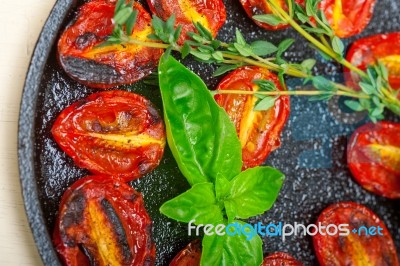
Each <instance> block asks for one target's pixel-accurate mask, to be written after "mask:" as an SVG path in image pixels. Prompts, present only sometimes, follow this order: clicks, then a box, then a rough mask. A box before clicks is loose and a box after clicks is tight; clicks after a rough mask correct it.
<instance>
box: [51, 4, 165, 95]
mask: <svg viewBox="0 0 400 266" xmlns="http://www.w3.org/2000/svg"><path fill="white" fill-rule="evenodd" d="M115 2H116V0H114V1H106V0H94V1H90V2H88V3H86V4H84V5H83V6H82V7H81V8H80V10H79V13H78V16H77V18H76V20H74V22H73V23H72V24H71V25H70V26H68V27H67V29H66V30H65V31H64V33H63V34H62V35H61V38H60V40H59V41H58V59H59V61H60V64H61V66H62V67H63V69H64V70H65V72H66V73H67V74H68V75H69V76H70V77H72V78H73V79H75V80H77V81H79V82H80V83H83V84H85V85H87V86H90V87H94V88H110V87H113V86H116V85H121V84H130V83H133V82H135V81H137V80H139V79H141V78H143V77H145V76H146V75H148V74H150V73H151V71H152V70H153V68H154V67H156V66H157V64H158V60H159V58H160V56H161V54H162V52H163V51H162V50H161V49H154V48H148V47H143V46H138V45H134V44H123V45H121V44H114V45H107V46H104V47H99V46H98V45H100V44H102V43H104V41H106V40H107V38H108V36H109V35H111V33H112V31H113V28H114V25H113V22H112V19H113V16H114V9H115ZM133 8H134V9H136V10H138V15H137V20H136V24H135V26H134V29H133V33H132V35H131V36H132V37H133V38H135V39H138V40H141V41H150V40H148V39H147V35H149V34H150V33H152V27H151V17H150V14H149V13H147V11H146V10H144V9H143V7H142V6H141V5H140V4H139V3H137V2H136V1H135V4H134V6H133Z"/></svg>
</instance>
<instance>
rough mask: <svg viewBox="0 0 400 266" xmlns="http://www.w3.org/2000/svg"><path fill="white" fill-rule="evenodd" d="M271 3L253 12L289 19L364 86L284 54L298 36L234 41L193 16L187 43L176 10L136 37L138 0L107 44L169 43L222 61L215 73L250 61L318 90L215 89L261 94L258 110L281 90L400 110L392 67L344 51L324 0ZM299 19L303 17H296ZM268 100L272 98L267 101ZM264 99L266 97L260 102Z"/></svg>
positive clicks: (358, 107) (122, 13)
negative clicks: (143, 37) (316, 71)
mask: <svg viewBox="0 0 400 266" xmlns="http://www.w3.org/2000/svg"><path fill="white" fill-rule="evenodd" d="M267 1H268V3H269V4H270V6H271V7H272V10H273V14H264V15H256V16H254V18H255V19H256V20H259V21H261V22H264V23H268V24H270V25H273V26H274V25H277V24H280V23H285V24H290V25H291V26H292V27H293V28H294V29H295V30H296V31H298V32H299V33H300V34H301V35H302V36H304V37H305V38H306V39H307V40H308V41H309V42H310V45H311V46H312V47H313V48H315V49H316V50H317V51H319V52H320V54H321V55H322V56H323V57H324V58H325V59H327V60H336V61H337V62H339V63H340V64H342V65H343V66H345V67H347V68H348V69H350V70H351V71H353V72H354V73H357V74H358V75H359V76H360V79H361V80H362V81H361V82H360V84H359V86H360V88H361V90H359V91H358V90H354V89H353V88H350V87H347V86H345V85H343V84H340V83H336V82H333V81H331V80H328V79H326V78H325V77H323V76H314V75H313V74H312V69H313V67H314V65H315V63H316V60H315V59H312V58H310V59H305V60H304V61H302V62H301V63H290V62H287V61H286V60H285V59H284V58H283V54H284V53H285V51H286V50H287V49H289V48H290V46H291V45H292V44H293V43H294V40H293V39H285V40H283V41H282V42H280V43H279V44H278V45H274V44H273V43H271V42H268V41H265V40H257V41H254V42H251V43H248V42H247V41H246V40H245V38H244V37H243V35H242V33H241V32H240V31H239V30H236V32H235V38H234V40H233V41H232V42H229V43H226V42H222V41H220V40H218V39H216V38H214V37H213V36H212V34H211V33H210V31H209V30H208V29H206V28H205V27H204V26H203V25H201V24H200V23H196V22H194V26H195V28H196V30H197V33H194V32H190V33H188V40H186V41H185V42H184V44H183V45H178V44H177V40H178V38H179V36H180V34H181V30H182V27H181V26H177V27H175V17H174V16H171V17H170V18H169V19H168V20H167V21H163V20H161V19H160V18H158V17H157V16H153V18H152V26H153V29H154V33H153V34H151V35H149V36H148V38H149V41H140V40H137V39H134V38H132V37H131V33H132V29H133V27H132V22H134V18H135V12H134V11H131V12H129V11H127V10H128V8H129V7H130V6H131V5H132V3H133V2H130V3H129V4H125V1H124V0H119V1H118V3H117V5H116V9H115V16H114V23H115V28H114V31H113V33H112V35H111V36H110V37H109V39H108V40H107V41H106V42H105V43H104V44H102V45H109V44H124V43H130V44H136V45H142V46H147V47H153V48H162V49H166V52H167V54H169V53H170V52H171V51H176V52H178V53H180V54H181V57H182V58H185V57H187V56H189V55H191V56H193V57H194V59H196V60H197V61H200V62H203V63H208V64H217V65H218V66H219V67H218V68H217V70H216V71H215V73H214V76H218V75H222V74H225V73H226V72H228V71H231V70H234V69H236V68H238V67H241V66H245V65H250V66H258V67H262V68H266V69H268V70H271V71H273V72H276V73H277V75H278V78H279V81H280V83H281V85H282V86H283V88H286V85H285V80H284V78H285V75H289V76H293V77H298V78H302V79H304V84H307V83H311V84H312V85H313V86H314V88H315V90H291V91H288V90H285V91H280V90H278V89H276V88H274V89H273V90H271V89H270V90H261V91H256V92H251V91H250V92H249V91H247V92H244V91H234V90H225V91H216V92H214V93H218V94H256V95H257V96H259V97H262V100H263V102H264V103H263V104H261V105H257V106H256V107H255V108H256V110H266V109H267V107H270V106H271V104H270V103H272V102H273V99H276V98H277V96H280V95H299V96H301V95H303V96H309V97H310V100H329V99H331V98H332V97H333V96H347V97H350V98H353V99H352V100H347V101H345V103H346V105H347V106H348V107H349V108H351V109H352V110H354V111H367V112H368V115H369V117H370V119H371V120H372V121H377V120H379V119H382V118H383V111H384V109H385V108H388V109H390V110H391V111H392V112H394V113H395V114H397V115H400V100H399V99H398V97H397V94H396V91H395V90H394V89H392V88H391V87H390V85H389V82H388V75H387V69H386V68H385V67H384V66H383V64H381V63H378V64H377V65H376V66H371V67H369V68H368V70H367V71H362V70H361V69H359V68H357V67H355V66H354V65H352V64H351V63H350V62H348V61H347V60H346V59H345V58H344V57H343V52H344V44H343V42H342V41H341V39H340V38H338V37H337V36H335V35H334V32H333V30H332V28H331V26H330V25H329V23H328V21H327V19H326V17H325V16H324V14H323V12H322V11H321V10H319V9H318V4H319V2H320V0H306V2H305V7H302V6H300V5H299V4H296V3H295V2H294V1H293V0H287V5H288V11H285V10H284V9H283V8H282V7H281V6H280V5H279V3H278V2H277V0H267ZM295 19H297V20H298V21H299V22H297V21H296V20H295ZM257 85H259V84H257ZM266 102H268V103H269V104H265V103H266ZM259 103H261V101H260V102H259Z"/></svg>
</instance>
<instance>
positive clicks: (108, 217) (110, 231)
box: [53, 175, 155, 266]
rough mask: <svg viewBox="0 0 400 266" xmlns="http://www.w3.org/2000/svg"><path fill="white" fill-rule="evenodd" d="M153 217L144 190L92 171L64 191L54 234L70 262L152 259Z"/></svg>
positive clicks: (147, 262)
mask: <svg viewBox="0 0 400 266" xmlns="http://www.w3.org/2000/svg"><path fill="white" fill-rule="evenodd" d="M151 227H152V222H151V220H150V217H149V215H148V214H147V212H146V209H145V208H144V203H143V198H142V195H141V194H140V193H138V192H136V191H135V190H134V189H133V188H131V187H130V186H129V185H127V184H125V183H123V182H121V181H118V180H114V179H112V178H111V177H108V176H101V175H100V176H88V177H85V178H82V179H80V180H78V181H77V182H75V183H74V184H73V185H72V186H71V187H70V188H68V189H67V191H66V192H65V193H64V195H63V197H62V200H61V205H60V209H59V213H58V218H57V222H56V226H55V229H54V234H53V243H54V246H55V248H56V250H57V252H58V254H59V256H60V258H61V260H62V261H63V262H64V264H65V265H68V266H86V265H131V266H133V265H137V266H142V265H153V264H154V261H155V245H154V243H153V242H152V239H151Z"/></svg>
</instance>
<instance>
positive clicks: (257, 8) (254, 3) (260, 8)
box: [240, 0, 304, 30]
mask: <svg viewBox="0 0 400 266" xmlns="http://www.w3.org/2000/svg"><path fill="white" fill-rule="evenodd" d="M277 2H278V3H279V5H280V6H281V7H283V9H284V10H288V7H287V5H286V1H284V0H277ZM295 2H296V3H298V4H300V5H303V4H304V0H295ZM240 3H241V4H242V6H243V8H244V10H245V11H246V13H247V15H248V16H249V17H250V18H251V19H253V16H255V15H262V14H272V13H273V12H272V8H271V6H270V4H269V3H268V1H266V0H261V1H260V0H240ZM253 21H254V22H255V23H256V24H257V25H258V26H260V27H263V28H264V29H267V30H280V29H284V28H287V27H289V24H279V25H277V26H271V25H269V24H266V23H262V22H260V21H257V20H253Z"/></svg>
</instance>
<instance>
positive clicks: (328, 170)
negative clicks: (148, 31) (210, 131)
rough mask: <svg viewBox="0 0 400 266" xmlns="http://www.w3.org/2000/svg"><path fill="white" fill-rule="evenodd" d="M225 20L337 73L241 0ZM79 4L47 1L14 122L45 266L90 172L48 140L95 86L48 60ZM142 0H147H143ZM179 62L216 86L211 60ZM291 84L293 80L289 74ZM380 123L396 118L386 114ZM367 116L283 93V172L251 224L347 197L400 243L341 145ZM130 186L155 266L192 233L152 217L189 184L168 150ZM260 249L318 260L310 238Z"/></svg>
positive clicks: (398, 26) (395, 6)
mask: <svg viewBox="0 0 400 266" xmlns="http://www.w3.org/2000/svg"><path fill="white" fill-rule="evenodd" d="M224 2H225V4H226V7H227V15H228V19H227V22H226V24H225V26H224V27H223V28H222V30H221V31H220V33H219V38H220V39H221V40H225V41H229V40H232V38H233V36H234V29H235V28H239V29H240V30H241V31H242V32H243V33H244V35H245V37H246V38H247V39H248V40H249V41H250V40H256V39H264V40H269V41H272V42H273V43H279V41H280V40H282V39H284V38H289V37H290V38H295V39H296V42H295V45H294V46H293V47H292V48H291V49H290V50H289V51H288V52H287V53H286V54H285V56H286V58H287V59H288V60H289V61H291V62H299V61H301V60H302V59H305V58H316V59H317V60H318V61H319V63H318V65H317V69H316V72H317V73H318V74H321V75H328V76H330V77H331V78H334V79H335V80H338V81H340V80H341V79H342V76H341V74H340V73H341V72H342V69H341V68H340V67H339V66H338V65H336V64H334V63H331V62H326V61H324V60H323V59H322V58H321V57H320V56H319V55H317V53H316V52H315V51H314V50H312V49H311V48H309V47H308V44H307V42H306V41H305V40H304V39H302V37H300V36H299V35H298V34H297V33H295V32H294V31H292V30H291V29H287V30H282V31H274V32H272V31H265V30H263V29H261V28H259V27H257V26H256V25H255V24H254V23H253V22H252V21H251V20H250V19H249V18H248V17H247V16H246V15H245V13H244V11H243V9H242V7H241V5H240V3H239V1H233V0H226V1H224ZM82 3H83V2H81V1H78V2H75V1H71V0H59V1H57V3H56V4H55V6H54V9H53V11H52V12H51V14H50V16H49V18H48V20H47V22H46V24H45V26H44V28H43V30H42V33H41V35H40V38H39V40H38V43H37V46H36V49H35V51H34V54H33V57H32V62H31V65H30V68H29V71H28V75H27V78H26V83H25V88H24V93H23V97H22V103H21V110H20V121H19V145H18V151H19V165H20V175H21V184H22V191H23V195H24V200H25V207H26V212H27V215H28V218H29V223H30V225H31V228H32V231H33V234H34V237H35V240H36V244H37V246H38V249H39V251H40V254H41V256H42V259H43V261H44V263H45V264H46V265H57V264H59V262H58V258H57V255H56V253H55V251H54V249H53V246H52V244H51V234H52V231H53V227H54V223H55V218H56V216H57V211H58V205H59V202H60V199H61V196H62V194H63V193H64V191H65V190H66V189H67V187H68V186H70V185H71V184H72V183H74V182H75V181H76V180H77V179H79V178H81V177H83V176H85V175H87V174H89V172H87V171H86V170H83V169H80V168H78V167H76V166H75V165H74V163H73V161H72V160H71V159H70V158H69V157H68V156H66V155H65V154H64V153H63V152H62V151H61V149H60V148H58V146H57V145H56V143H55V142H54V140H53V139H52V137H51V134H50V129H51V126H52V124H53V122H54V120H55V118H56V117H57V115H58V114H59V113H60V112H61V111H62V110H63V109H64V108H65V107H67V106H68V105H70V104H72V103H73V102H75V101H77V100H79V99H81V98H83V97H86V96H88V95H89V94H91V93H93V92H95V90H92V89H89V88H87V87H85V86H83V85H80V84H78V83H76V82H75V81H73V80H71V79H70V78H69V77H67V75H66V74H65V73H64V72H63V70H62V69H61V68H60V66H59V65H58V63H57V60H56V42H57V39H58V36H59V35H60V34H61V32H62V31H63V29H64V28H65V26H66V25H67V24H68V23H69V21H70V20H71V19H72V18H73V16H74V14H75V12H76V10H77V7H78V6H79V5H81V4H82ZM144 6H145V7H147V6H146V5H145V4H144ZM399 14H400V2H399V1H391V0H380V1H378V3H377V5H376V7H375V12H374V17H373V20H372V21H371V23H370V24H369V26H368V28H367V29H366V30H365V31H363V32H362V34H360V35H359V36H357V37H355V38H351V39H348V40H345V44H346V45H348V44H350V43H351V42H352V41H354V40H355V39H358V38H360V37H362V36H367V35H371V34H374V33H386V32H393V31H400V16H399ZM184 63H185V64H186V65H187V66H188V67H189V68H191V69H192V70H193V71H195V72H196V73H198V74H200V76H201V77H202V78H203V79H204V80H205V82H206V83H207V85H208V86H209V88H214V87H215V86H216V84H217V83H218V81H219V79H217V78H212V77H211V74H212V73H213V70H214V67H213V66H208V65H204V64H200V63H197V62H195V61H190V60H185V61H184ZM287 82H288V85H289V86H290V87H292V88H293V87H294V86H297V85H299V84H301V81H299V80H295V79H288V81H287ZM122 89H126V90H129V91H133V92H136V93H139V94H142V95H144V96H145V97H147V98H148V99H150V100H151V101H152V102H153V103H154V104H155V105H156V106H158V107H159V109H160V110H161V108H162V104H161V98H160V93H159V90H158V88H156V87H150V86H147V85H145V84H144V83H143V82H139V83H137V84H134V85H131V86H124V87H122ZM388 120H392V121H398V120H399V119H398V118H395V117H393V116H390V115H389V116H388ZM366 122H367V119H366V118H365V116H363V115H355V114H351V113H349V110H347V109H346V108H345V107H344V105H343V100H342V99H333V100H331V101H330V102H328V103H327V102H318V103H316V102H309V101H308V100H307V99H306V98H299V97H292V98H291V115H290V119H289V122H288V123H287V125H286V127H285V130H284V131H283V133H282V146H281V148H280V149H278V150H277V151H275V152H273V153H272V155H271V156H270V157H269V158H268V160H267V161H266V164H267V165H272V166H273V167H276V168H278V169H279V170H281V171H282V172H283V173H285V174H286V181H285V184H284V186H283V189H282V191H281V193H280V196H279V198H278V200H277V202H276V204H275V205H274V207H273V208H272V209H271V210H270V211H268V212H266V213H265V214H264V215H262V216H259V217H256V218H254V219H251V220H250V222H254V223H255V222H257V221H262V222H264V223H265V224H267V223H270V222H273V223H277V222H283V223H291V224H294V222H297V223H302V224H305V225H308V224H310V223H314V222H315V220H316V218H317V216H318V214H319V213H320V212H321V211H322V210H323V209H324V208H326V207H327V206H328V205H330V204H331V203H335V202H339V201H355V202H359V203H362V204H365V205H366V206H368V207H369V208H371V209H372V210H373V211H374V212H376V213H377V214H378V215H379V216H380V217H381V218H382V219H383V221H384V222H385V224H386V225H387V227H388V228H389V230H390V232H391V234H392V236H393V238H394V241H395V245H396V247H397V250H398V251H399V250H400V201H399V200H388V199H385V198H382V197H379V196H375V195H373V194H371V193H368V192H367V191H365V190H363V189H362V188H361V187H360V186H359V185H358V184H357V183H356V182H355V181H354V180H353V179H352V177H351V174H350V172H349V170H348V168H347V166H346V153H345V152H346V144H347V140H348V138H349V136H350V135H351V133H352V132H353V131H354V129H355V128H357V127H358V126H360V125H362V124H364V123H366ZM131 185H132V186H133V187H134V188H136V189H137V190H138V191H140V192H142V193H143V195H144V199H145V204H146V208H147V210H148V212H149V214H150V216H151V217H152V220H153V222H154V228H153V236H154V240H155V242H156V245H157V265H167V264H168V262H169V261H170V260H171V259H172V258H173V257H174V255H175V254H176V253H177V252H178V251H179V250H180V249H181V248H183V247H184V246H185V245H186V244H187V243H188V242H189V241H190V238H189V237H188V235H187V227H186V225H185V224H179V223H177V222H174V221H172V220H169V219H167V218H166V217H164V216H162V215H160V213H159V211H158V209H159V207H160V206H161V204H162V203H163V202H165V201H166V200H168V199H171V198H173V197H174V196H176V195H178V194H180V193H181V192H183V191H185V190H186V189H188V187H189V185H188V184H187V182H186V180H185V179H184V177H183V176H182V175H181V174H180V172H179V170H178V167H177V165H176V163H175V161H174V159H173V157H172V155H171V152H170V151H169V150H168V149H167V150H166V152H165V155H164V158H163V160H162V162H161V165H160V166H159V167H158V168H157V169H156V170H155V171H153V172H151V173H150V174H148V175H147V176H145V177H143V178H141V179H140V180H137V181H135V182H132V183H131ZM263 241H264V253H265V254H269V253H272V252H275V251H285V252H289V253H290V254H292V255H293V256H294V257H296V258H297V259H299V260H300V261H303V262H304V264H305V265H317V262H316V258H315V255H314V252H313V247H312V243H311V238H310V237H308V236H307V237H304V236H298V237H289V238H288V239H286V240H285V241H284V242H283V241H282V240H281V239H278V238H264V239H263Z"/></svg>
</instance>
